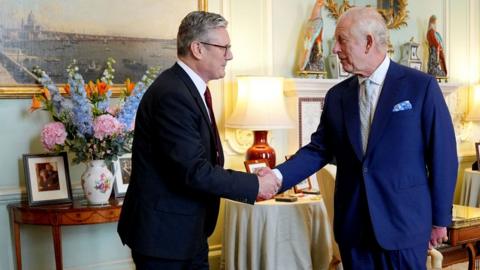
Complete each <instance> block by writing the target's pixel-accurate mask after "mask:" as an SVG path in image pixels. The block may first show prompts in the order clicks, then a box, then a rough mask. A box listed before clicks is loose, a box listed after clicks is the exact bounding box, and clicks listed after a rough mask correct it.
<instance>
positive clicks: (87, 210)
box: [7, 200, 123, 270]
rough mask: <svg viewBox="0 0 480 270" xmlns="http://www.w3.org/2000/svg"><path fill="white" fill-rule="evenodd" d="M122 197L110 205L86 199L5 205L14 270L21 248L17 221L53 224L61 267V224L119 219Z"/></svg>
mask: <svg viewBox="0 0 480 270" xmlns="http://www.w3.org/2000/svg"><path fill="white" fill-rule="evenodd" d="M122 202H123V201H122V200H111V201H110V203H109V204H106V205H101V206H92V205H88V204H86V201H74V202H73V203H69V204H54V205H45V206H29V205H28V204H27V203H25V202H23V203H15V204H9V205H8V206H7V208H8V210H9V212H10V219H11V222H12V223H13V234H14V237H15V255H16V259H17V269H19V270H21V269H22V251H21V247H20V224H30V225H47V226H51V227H52V234H53V246H54V250H55V265H56V269H57V270H60V269H63V262H62V233H61V226H68V225H87V224H100V223H108V222H115V221H118V218H119V217H120V210H121V208H122Z"/></svg>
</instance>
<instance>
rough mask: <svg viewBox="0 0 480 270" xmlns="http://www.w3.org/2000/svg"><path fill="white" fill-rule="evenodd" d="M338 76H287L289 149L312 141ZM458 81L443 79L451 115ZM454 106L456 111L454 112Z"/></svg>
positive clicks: (285, 91) (443, 89)
mask: <svg viewBox="0 0 480 270" xmlns="http://www.w3.org/2000/svg"><path fill="white" fill-rule="evenodd" d="M341 81H342V80H339V79H304V78H291V79H286V80H285V87H284V88H285V89H284V95H285V97H286V104H287V107H288V110H289V113H290V116H291V117H292V118H293V120H294V122H295V129H293V130H290V131H289V132H288V145H289V147H288V148H289V149H288V150H289V152H292V153H293V152H295V151H296V150H297V149H298V148H299V147H300V146H302V145H304V144H306V143H308V142H309V141H310V137H309V136H310V134H312V133H313V132H314V131H315V130H316V128H317V126H318V123H319V122H320V115H321V112H322V108H323V99H324V98H325V95H326V94H327V92H328V90H329V89H330V88H332V87H333V86H334V85H335V84H337V83H339V82H341ZM460 86H461V85H460V84H457V83H440V88H441V89H442V93H443V96H444V97H445V99H446V101H447V105H448V106H449V109H450V110H451V113H452V115H453V114H455V113H456V112H454V111H455V107H456V106H455V105H454V104H455V103H456V101H455V100H456V98H455V95H450V94H452V93H453V92H455V91H456V90H457V89H458V88H460ZM452 110H453V112H452Z"/></svg>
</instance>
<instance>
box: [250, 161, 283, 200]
mask: <svg viewBox="0 0 480 270" xmlns="http://www.w3.org/2000/svg"><path fill="white" fill-rule="evenodd" d="M256 174H257V177H258V196H257V200H268V199H271V198H272V197H273V196H275V194H277V192H278V190H279V189H280V187H281V186H282V181H281V180H280V179H278V177H277V176H276V175H275V173H274V172H273V171H272V170H271V169H270V168H267V167H265V168H261V169H259V170H258V171H256Z"/></svg>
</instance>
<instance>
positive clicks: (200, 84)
mask: <svg viewBox="0 0 480 270" xmlns="http://www.w3.org/2000/svg"><path fill="white" fill-rule="evenodd" d="M177 64H178V65H179V66H180V67H181V68H182V69H183V70H185V72H186V73H187V75H188V77H190V79H192V81H193V84H195V87H197V91H198V93H199V94H200V97H201V98H202V100H203V105H205V109H206V110H207V114H208V116H209V117H208V119H209V120H210V121H211V118H210V112H209V111H208V107H207V103H206V102H205V91H206V90H207V84H206V83H205V81H204V80H203V79H202V78H200V76H199V75H198V74H197V73H195V71H193V69H191V68H190V67H189V66H187V64H185V63H184V62H182V60H180V59H177Z"/></svg>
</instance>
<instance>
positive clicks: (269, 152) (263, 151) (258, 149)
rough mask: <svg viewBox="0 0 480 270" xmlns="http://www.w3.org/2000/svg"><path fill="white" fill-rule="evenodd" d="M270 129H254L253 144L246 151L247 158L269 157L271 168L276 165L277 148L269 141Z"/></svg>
mask: <svg viewBox="0 0 480 270" xmlns="http://www.w3.org/2000/svg"><path fill="white" fill-rule="evenodd" d="M267 134H268V131H265V130H260V131H254V132H253V135H254V141H253V145H252V146H251V147H250V148H248V150H247V153H246V159H247V160H255V159H267V160H268V164H269V165H270V168H273V167H275V159H276V156H275V150H273V148H272V147H270V145H268V142H267Z"/></svg>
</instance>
